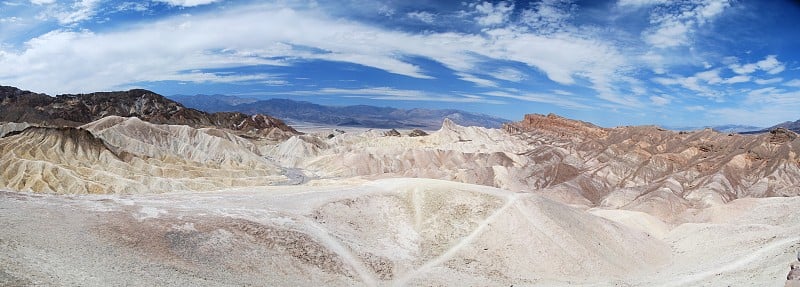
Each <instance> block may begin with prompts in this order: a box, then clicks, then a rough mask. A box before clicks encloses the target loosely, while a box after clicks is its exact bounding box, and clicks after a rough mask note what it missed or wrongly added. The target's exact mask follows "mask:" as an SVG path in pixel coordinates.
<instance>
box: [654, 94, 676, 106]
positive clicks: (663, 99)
mask: <svg viewBox="0 0 800 287" xmlns="http://www.w3.org/2000/svg"><path fill="white" fill-rule="evenodd" d="M650 102H652V103H653V104H654V105H656V106H666V105H669V104H670V103H671V102H672V100H671V99H670V98H669V97H667V96H650Z"/></svg>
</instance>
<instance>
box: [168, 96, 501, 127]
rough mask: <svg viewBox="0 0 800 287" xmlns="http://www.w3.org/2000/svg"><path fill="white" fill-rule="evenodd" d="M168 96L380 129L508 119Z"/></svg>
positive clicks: (222, 108)
mask: <svg viewBox="0 0 800 287" xmlns="http://www.w3.org/2000/svg"><path fill="white" fill-rule="evenodd" d="M170 98H171V99H173V100H175V101H177V102H179V103H181V104H183V105H185V106H187V107H190V108H194V109H198V110H202V111H206V112H242V113H248V114H268V115H271V116H274V117H277V118H280V119H284V120H287V121H289V122H292V121H295V122H308V123H315V124H323V125H332V126H350V127H367V128H382V129H391V128H397V129H412V128H419V129H426V130H435V129H438V128H439V127H441V125H442V121H443V120H444V119H445V118H447V119H450V120H452V121H453V122H454V123H456V124H459V125H462V126H479V127H485V128H499V127H501V126H502V125H503V124H504V123H507V122H510V120H507V119H503V118H498V117H493V116H489V115H483V114H477V113H470V112H465V111H461V110H452V109H445V110H432V109H409V110H406V109H397V108H390V107H376V106H368V105H356V106H323V105H318V104H314V103H310V102H305V101H294V100H288V99H269V100H257V99H250V98H242V97H236V96H225V95H195V96H187V95H175V96H171V97H170Z"/></svg>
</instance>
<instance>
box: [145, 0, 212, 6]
mask: <svg viewBox="0 0 800 287" xmlns="http://www.w3.org/2000/svg"><path fill="white" fill-rule="evenodd" d="M155 1H158V2H163V3H167V4H169V5H172V6H181V7H195V6H201V5H208V4H211V3H214V2H218V1H220V0H155Z"/></svg>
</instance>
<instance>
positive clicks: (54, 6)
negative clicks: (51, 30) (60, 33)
mask: <svg viewBox="0 0 800 287" xmlns="http://www.w3.org/2000/svg"><path fill="white" fill-rule="evenodd" d="M31 2H32V3H34V4H39V5H47V8H46V9H45V10H44V11H42V13H41V14H39V16H38V17H37V18H40V19H56V20H57V21H58V22H59V23H60V24H62V25H71V24H75V23H78V22H82V21H86V20H89V19H91V18H92V17H94V15H95V14H96V13H97V8H98V6H99V4H100V0H78V1H74V2H72V4H67V3H59V2H56V1H42V0H36V1H31Z"/></svg>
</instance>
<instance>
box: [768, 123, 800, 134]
mask: <svg viewBox="0 0 800 287" xmlns="http://www.w3.org/2000/svg"><path fill="white" fill-rule="evenodd" d="M776 128H784V129H787V130H790V131H793V132H796V133H800V120H796V121H793V122H783V123H780V124H777V125H775V126H772V127H770V128H769V129H767V131H770V130H773V129H776Z"/></svg>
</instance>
